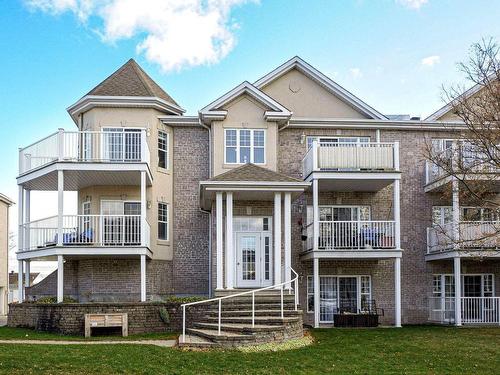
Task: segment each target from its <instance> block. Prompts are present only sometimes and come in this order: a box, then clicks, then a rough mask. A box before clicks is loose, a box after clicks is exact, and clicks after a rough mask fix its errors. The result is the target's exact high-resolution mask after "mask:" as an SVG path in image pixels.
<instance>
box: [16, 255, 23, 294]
mask: <svg viewBox="0 0 500 375" xmlns="http://www.w3.org/2000/svg"><path fill="white" fill-rule="evenodd" d="M17 264H18V268H17V300H18V301H19V302H23V301H24V293H23V291H24V285H23V261H22V260H20V261H18V262H17Z"/></svg>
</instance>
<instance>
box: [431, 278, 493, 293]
mask: <svg viewBox="0 0 500 375" xmlns="http://www.w3.org/2000/svg"><path fill="white" fill-rule="evenodd" d="M461 278H462V297H492V296H494V295H495V280H494V274H491V273H477V274H472V273H471V274H467V273H466V274H462V275H461ZM432 295H433V297H442V298H445V297H446V298H448V297H455V277H454V276H453V275H452V274H435V275H433V288H432Z"/></svg>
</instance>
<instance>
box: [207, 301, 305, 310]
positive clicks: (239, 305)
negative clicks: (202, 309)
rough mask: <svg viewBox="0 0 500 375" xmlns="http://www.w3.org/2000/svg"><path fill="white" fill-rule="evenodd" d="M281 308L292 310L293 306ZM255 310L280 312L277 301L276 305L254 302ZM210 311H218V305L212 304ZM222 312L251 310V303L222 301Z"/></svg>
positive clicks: (286, 304) (279, 305)
mask: <svg viewBox="0 0 500 375" xmlns="http://www.w3.org/2000/svg"><path fill="white" fill-rule="evenodd" d="M283 308H284V309H285V310H294V309H295V304H294V303H290V302H284V303H283ZM297 308H298V309H300V305H297ZM255 309H256V310H281V303H280V302H279V301H278V302H277V303H273V302H260V303H257V302H255ZM210 310H213V311H218V310H219V305H218V304H212V305H210ZM224 310H252V301H249V302H248V301H243V302H230V301H222V311H224Z"/></svg>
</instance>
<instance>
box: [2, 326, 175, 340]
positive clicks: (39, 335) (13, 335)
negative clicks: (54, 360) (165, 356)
mask: <svg viewBox="0 0 500 375" xmlns="http://www.w3.org/2000/svg"><path fill="white" fill-rule="evenodd" d="M177 336H178V334H176V333H170V332H165V333H145V334H137V335H130V336H127V337H122V336H120V335H119V334H116V335H107V336H103V335H99V336H92V337H90V338H88V339H86V338H85V337H83V336H70V335H58V334H55V333H48V332H40V331H34V330H32V329H27V328H10V327H0V340H54V341H89V340H91V341H111V340H173V339H176V338H177Z"/></svg>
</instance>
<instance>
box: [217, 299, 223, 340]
mask: <svg viewBox="0 0 500 375" xmlns="http://www.w3.org/2000/svg"><path fill="white" fill-rule="evenodd" d="M221 315H222V299H220V298H219V320H218V325H217V334H218V335H219V336H220V326H221Z"/></svg>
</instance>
